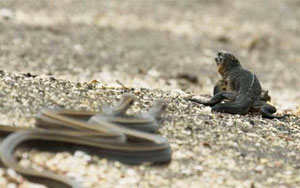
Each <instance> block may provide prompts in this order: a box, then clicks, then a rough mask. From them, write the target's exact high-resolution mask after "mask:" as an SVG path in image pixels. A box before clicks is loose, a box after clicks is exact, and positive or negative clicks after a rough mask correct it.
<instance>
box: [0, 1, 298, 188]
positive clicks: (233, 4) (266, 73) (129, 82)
mask: <svg viewBox="0 0 300 188" xmlns="http://www.w3.org/2000/svg"><path fill="white" fill-rule="evenodd" d="M299 7H300V3H299V2H298V1H297V0H294V1H293V0H267V1H263V2H262V1H259V0H252V1H249V2H245V1H237V0H223V1H220V0H210V1H208V0H186V1H179V0H178V1H176V0H164V1H161V0H151V1H150V0H149V1H143V0H128V1H119V0H109V1H108V0H106V1H105V0H103V1H97V0H91V1H76V0H74V1H72V0H64V1H61V0H52V1H46V0H39V1H35V0H25V1H18V0H11V1H5V0H0V69H2V70H5V71H6V74H3V75H2V80H3V79H4V81H5V80H6V79H7V77H9V78H10V79H11V80H12V81H15V82H16V83H17V85H16V86H13V85H9V84H7V83H6V82H3V83H2V85H1V89H2V92H3V93H2V95H1V96H3V98H2V101H1V113H2V115H1V117H3V118H4V119H5V121H4V122H6V123H7V124H10V123H13V124H28V125H32V118H31V117H32V116H33V115H34V114H35V113H36V112H37V110H38V109H39V108H40V107H42V106H44V105H52V106H57V105H58V106H66V107H74V105H72V104H70V101H69V102H67V101H68V100H62V102H58V103H55V102H54V99H51V97H50V98H45V97H47V96H39V97H37V98H36V100H37V99H40V100H42V101H43V102H36V103H21V102H17V104H16V105H15V106H13V107H12V106H10V105H9V104H14V103H9V102H8V101H10V102H12V101H14V100H17V99H15V98H14V97H12V98H7V96H6V95H10V94H11V93H10V92H12V91H19V92H21V91H22V87H25V86H28V85H30V84H33V85H34V84H36V83H35V82H34V83H32V81H30V80H26V79H25V78H24V79H25V80H23V78H22V79H21V80H23V81H20V80H19V78H16V76H15V74H11V73H28V72H29V73H31V74H36V75H40V76H41V77H42V78H44V77H46V78H48V77H47V76H53V77H55V78H57V79H62V80H65V81H66V82H67V83H70V84H71V85H72V84H75V83H76V82H88V83H89V82H91V81H92V80H97V81H98V82H100V83H101V84H104V85H105V84H107V85H109V87H117V88H119V89H115V90H112V92H114V91H118V92H120V90H122V89H120V88H122V87H121V86H127V87H135V88H148V89H151V90H150V93H151V92H154V91H156V90H155V89H162V90H163V91H164V92H166V93H169V94H170V95H171V96H173V98H176V96H177V94H178V97H179V99H178V101H175V102H174V100H175V99H173V98H172V100H171V98H168V97H166V96H165V98H166V99H167V100H168V101H169V102H170V105H174V104H177V103H182V105H183V106H179V107H178V109H177V110H178V111H180V112H181V113H182V114H183V115H182V116H184V117H187V116H192V117H190V119H186V121H183V122H181V121H179V122H176V121H173V120H171V121H170V122H164V123H163V127H166V126H171V128H170V127H169V128H168V129H166V128H165V129H164V130H162V133H163V134H164V135H165V136H167V137H168V138H169V139H170V142H172V143H176V142H177V141H178V140H179V141H180V140H182V142H183V144H179V146H178V144H177V146H174V145H173V146H174V150H175V153H176V152H178V153H185V154H186V153H187V154H186V155H187V156H185V154H184V156H177V155H180V154H175V157H174V158H175V162H174V163H172V164H171V166H172V165H173V166H172V168H171V170H168V169H167V168H168V167H166V168H163V169H161V168H158V169H157V168H155V167H149V168H150V169H151V170H149V173H150V174H151V173H152V172H153V174H154V175H153V177H152V176H151V178H154V179H151V178H150V179H149V177H150V175H149V174H148V175H149V176H147V173H146V175H145V176H146V178H145V177H144V176H143V177H144V179H143V178H141V180H144V181H145V182H146V183H147V182H148V181H156V180H157V184H153V185H151V183H150V182H148V183H149V185H148V184H147V185H146V184H145V185H144V184H142V185H141V184H132V185H135V186H136V187H147V186H149V187H156V186H161V187H163V186H165V187H172V185H174V187H176V186H178V187H179V186H180V185H185V184H187V185H191V186H192V185H193V183H195V184H194V185H197V186H199V185H202V186H205V187H208V186H212V185H216V186H217V187H218V186H224V187H238V185H241V187H253V186H254V187H264V186H275V187H276V186H278V187H280V186H282V187H295V186H296V185H297V186H298V185H299V184H300V183H299V182H300V181H299V180H298V179H297V178H296V177H297V176H298V175H297V174H298V173H299V167H297V166H298V163H299V159H298V157H296V156H294V153H295V152H296V153H297V152H298V150H299V144H298V142H299V140H298V139H299V138H298V133H297V131H296V130H297V126H296V125H299V120H298V119H297V118H294V119H293V118H291V119H289V120H287V121H286V122H283V123H282V122H280V121H276V120H275V121H269V120H261V119H260V118H259V117H256V116H255V117H252V116H249V117H239V116H233V119H234V120H232V121H233V122H236V121H237V122H238V123H237V124H236V123H232V122H231V120H230V121H229V120H228V118H229V119H231V116H228V115H224V117H223V116H222V117H220V116H219V115H217V116H215V115H213V120H208V122H209V123H208V124H209V125H213V126H212V127H210V126H206V124H205V123H203V122H204V121H206V120H203V118H204V119H205V118H208V117H210V115H211V114H210V112H208V111H207V110H209V109H207V108H204V107H202V106H200V107H199V106H196V105H193V104H189V103H188V104H187V102H186V101H185V100H184V97H186V95H191V94H194V95H208V94H211V90H212V86H213V83H214V82H216V81H217V80H218V79H219V75H218V74H217V72H216V66H215V63H214V57H215V55H216V53H217V51H218V50H220V49H225V50H228V51H231V52H233V53H234V54H235V55H236V56H237V57H238V58H239V59H240V61H241V63H242V65H243V66H244V67H246V68H248V69H250V70H251V71H253V72H254V73H255V74H256V75H257V76H258V77H259V79H260V81H261V83H262V85H263V87H264V88H265V89H267V90H269V93H270V95H271V97H272V103H273V104H275V105H276V106H277V107H278V110H279V111H280V112H282V111H285V110H291V111H296V110H297V108H299V106H300V93H299V81H298V79H299V73H300V39H299V34H300V24H299V21H298V20H299V19H300V8H299ZM10 72H11V73H10ZM17 75H18V74H17ZM182 75H189V76H190V77H192V78H193V79H192V80H188V79H186V78H182ZM17 77H18V76H17ZM39 78H40V77H39ZM39 78H37V79H39ZM46 80H47V79H46ZM6 81H7V80H6ZM20 82H21V83H20ZM23 82H24V83H23ZM61 82H62V83H63V82H64V81H61ZM24 84H25V86H23V85H24ZM60 84H61V83H60V82H59V83H55V84H54V86H53V87H54V88H57V87H63V86H61V85H60ZM21 86H22V87H21ZM4 88H6V89H7V91H6V90H5V92H4V90H3V89H4ZM42 88H43V87H42ZM50 88H51V87H50ZM179 89H180V90H179ZM60 91H61V92H62V95H63V93H64V89H61V90H60ZM96 91H101V92H102V90H97V89H95V91H94V90H93V91H92V92H96ZM182 91H184V92H186V93H188V94H186V93H184V92H182ZM28 92H30V91H28ZM83 92H85V91H83ZM142 93H143V92H142ZM154 93H155V92H154ZM174 93H175V94H174ZM51 94H53V95H59V94H58V93H57V92H55V91H52V90H51V92H50V94H49V95H51ZM143 95H145V96H154V97H155V94H153V95H152V94H151V95H150V94H149V93H147V92H146V93H143ZM164 95H167V94H164ZM17 96H18V97H20V98H21V99H24V100H28V96H27V94H26V93H25V94H24V95H17ZM88 96H89V95H86V97H87V98H88ZM114 96H115V97H117V96H118V95H117V94H115V95H114ZM107 97H108V96H104V95H103V96H102V95H101V97H100V98H99V100H100V99H103V100H106V101H107V100H108V99H107ZM156 97H157V96H156ZM180 97H181V98H180ZM31 98H32V100H34V97H32V96H31ZM62 98H63V99H67V98H68V97H67V96H62ZM19 100H20V99H19ZM71 101H72V100H71ZM65 103H67V104H68V105H67V104H65ZM79 103H80V104H81V103H85V102H83V101H81V100H80V101H79ZM24 104H27V105H24ZM30 104H32V105H31V107H30V108H29V109H27V107H28V106H30ZM101 104H102V103H101ZM85 105H86V109H94V110H95V107H94V106H90V105H91V103H87V104H85ZM185 105H187V106H188V107H190V108H191V109H186V108H187V107H186V106H185ZM190 105H192V106H190ZM16 108H17V109H16ZM19 109H20V110H19ZM26 109H27V110H26ZM183 109H184V110H183ZM204 112H205V113H204ZM177 113H178V112H176V111H172V110H170V109H169V111H168V112H167V116H170V117H171V118H170V119H172V118H173V119H175V120H176V119H181V118H180V117H181V115H180V114H177ZM203 113H204V114H206V116H205V115H203ZM207 113H208V114H210V115H207ZM199 114H200V115H199ZM201 114H202V115H201ZM251 118H253V119H254V121H255V122H254V124H255V125H257V126H258V127H254V130H253V127H251V131H250V133H251V134H250V133H249V130H248V128H247V130H248V132H247V131H243V130H244V128H243V127H244V126H246V127H248V126H251V125H252V123H250V125H249V122H251V121H250V119H251ZM20 119H21V120H22V121H21V120H20ZM208 119H209V118H208ZM215 121H216V122H215ZM222 121H229V124H232V125H237V126H235V127H234V126H229V127H222V128H220V127H218V126H219V125H220V124H221V125H222V124H224V123H222ZM188 122H189V125H187V123H188ZM230 122H231V123H230ZM182 124H184V125H182ZM197 126H200V127H202V128H201V129H200V130H201V131H199V132H197V133H195V131H194V129H196V128H195V127H197ZM264 126H266V127H267V128H264ZM186 127H190V128H186ZM185 129H187V130H190V129H191V131H190V132H191V133H186V134H185V133H183V135H180V134H179V133H181V132H182V131H183V132H184V130H185ZM176 130H177V131H178V133H177V132H176ZM275 130H276V131H275ZM277 130H278V131H279V133H278V131H277ZM172 131H175V132H176V133H174V132H172ZM252 131H254V132H252ZM206 132H208V133H207V135H206ZM177 134H179V135H177ZM191 134H192V135H194V134H195V136H191ZM220 134H221V135H222V136H224V139H223V137H222V136H221V137H220V136H218V135H220ZM239 134H241V135H242V138H241V137H239V136H238V135H239ZM282 134H284V135H285V134H287V135H285V136H288V137H287V138H289V137H292V138H293V141H288V139H285V138H284V137H282V138H281V137H278V135H282ZM174 135H175V136H174ZM203 135H204V136H203ZM243 136H244V137H245V138H244V137H243ZM190 137H191V138H192V140H189V139H190ZM257 138H259V139H261V142H260V143H259V144H261V145H262V146H261V147H260V146H258V145H257V143H255V140H256V139H257ZM270 138H272V139H275V142H274V143H273V142H272V139H271V140H270ZM280 138H281V139H280ZM244 139H245V140H244ZM248 139H250V140H251V141H249V142H248V141H247V140H248ZM282 139H283V140H284V141H283V140H282ZM185 140H189V141H186V142H185ZM207 140H209V141H211V142H209V144H208V145H210V147H208V148H207V147H205V145H206V144H202V146H201V147H205V149H204V151H203V152H204V153H203V152H200V153H199V151H198V150H197V151H193V149H191V146H189V144H191V142H192V143H194V144H195V145H197V144H198V145H199V144H200V145H201V143H206V142H207ZM179 141H178V142H179ZM222 141H224V143H222ZM231 142H234V143H231ZM290 142H292V143H290ZM212 143H214V144H215V143H216V146H212V145H213V144H212ZM269 144H272V147H271V148H268V146H269ZM281 144H283V145H281ZM248 145H249V148H250V149H249V148H247V146H248ZM250 146H253V148H252V149H251V147H250ZM277 146H278V147H279V148H280V149H278V148H277ZM192 148H193V147H192ZM222 148H223V149H224V148H235V149H233V150H234V151H236V152H238V153H243V152H242V151H244V150H246V151H247V152H245V153H247V154H245V155H246V156H251V157H250V159H249V160H250V161H248V160H247V159H244V158H243V159H241V158H240V157H237V155H238V156H239V154H236V153H235V154H233V153H232V152H229V153H226V151H229V150H224V151H223V152H221V153H219V152H217V151H218V150H219V149H221V150H222ZM259 148H262V149H261V150H260V149H259ZM201 149H203V148H201ZM277 149H278V150H277ZM285 149H286V150H285ZM190 151H192V152H191V153H189V152H190ZM249 151H251V152H250V154H249V155H248V152H249ZM267 151H268V152H269V153H268V152H267ZM277 151H278V152H279V153H280V154H277V153H276V152H277ZM205 152H208V153H205ZM264 152H266V153H264ZM285 152H286V153H285ZM291 153H293V154H291ZM189 155H190V156H189ZM243 155H244V154H242V156H243ZM261 155H262V156H263V157H261ZM276 156H277V157H279V159H280V160H278V161H279V162H277V161H275V159H276ZM290 156H294V157H295V158H296V159H295V158H293V157H290ZM209 157H211V158H209ZM254 158H255V160H254ZM192 159H193V160H194V162H190V161H191V160H192ZM265 159H266V160H265ZM292 159H294V161H293V160H292ZM261 160H262V161H261ZM216 161H218V162H216ZM224 161H225V162H224ZM226 161H227V162H228V164H231V165H232V162H234V165H232V166H230V165H229V166H226V165H228V164H227V162H226ZM297 161H298V162H297ZM206 162H207V163H206ZM268 162H271V163H272V164H274V165H275V166H276V165H278V164H280V165H279V166H278V168H277V166H276V167H274V166H272V165H271V166H270V165H269V166H268V165H266V164H269V163H268ZM185 163H188V164H189V165H188V166H194V167H195V166H197V168H199V169H200V170H195V169H194V168H186V167H185V166H184V165H183V164H185ZM105 164H107V165H108V167H110V168H114V170H116V169H115V167H113V166H114V164H111V163H109V162H108V163H106V162H105ZM176 165H177V166H176ZM181 165H183V166H181ZM231 167H232V168H231ZM116 168H117V167H116ZM122 168H124V169H126V170H127V168H129V169H131V168H130V167H123V166H122ZM140 168H141V169H139V168H133V170H134V173H138V174H141V173H142V172H143V169H144V168H145V167H140ZM178 169H183V170H181V171H180V172H179V171H178V173H177V172H176V170H178ZM184 169H188V170H187V171H185V170H184ZM266 169H268V170H266ZM160 170H162V171H163V173H165V174H166V175H165V176H166V177H171V176H173V178H171V180H170V182H164V183H162V182H163V179H159V180H158V179H155V178H159V177H156V175H157V174H159V173H160ZM219 170H220V171H219ZM281 170H282V171H283V172H282V173H281ZM116 172H118V173H121V175H123V176H124V177H125V179H126V177H128V176H130V173H129V174H126V175H124V173H123V171H122V172H120V171H118V170H116ZM185 172H187V173H185ZM200 172H201V173H200ZM206 172H207V174H205V173H206ZM122 173H123V174H122ZM174 173H175V174H174ZM226 173H228V174H226ZM225 174H226V175H225ZM239 174H242V177H238V175H239ZM121 175H120V177H121ZM273 177H274V178H273ZM160 178H161V177H160ZM176 178H178V181H177V180H176ZM220 178H221V179H220ZM268 178H271V179H270V180H269V179H268ZM132 181H133V180H132ZM159 182H160V183H159ZM199 182H200V183H199ZM102 183H103V182H102ZM106 183H107V184H105V185H106V186H107V187H109V186H112V185H113V184H110V183H113V181H112V182H110V181H109V182H106ZM97 185H98V184H97ZM126 185H127V184H126ZM99 186H100V185H99Z"/></svg>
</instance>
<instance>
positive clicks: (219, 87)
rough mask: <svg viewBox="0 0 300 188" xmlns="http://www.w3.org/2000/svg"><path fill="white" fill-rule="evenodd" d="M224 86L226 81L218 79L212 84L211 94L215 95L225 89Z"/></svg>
mask: <svg viewBox="0 0 300 188" xmlns="http://www.w3.org/2000/svg"><path fill="white" fill-rule="evenodd" d="M226 88H227V82H226V81H225V80H224V79H221V80H219V81H218V82H217V83H216V84H215V86H214V90H213V95H216V94H217V93H219V92H221V91H226Z"/></svg>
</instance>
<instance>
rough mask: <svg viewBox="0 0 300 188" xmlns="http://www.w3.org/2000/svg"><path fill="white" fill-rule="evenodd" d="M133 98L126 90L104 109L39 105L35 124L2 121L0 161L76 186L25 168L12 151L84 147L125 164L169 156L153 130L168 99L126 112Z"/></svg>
mask: <svg viewBox="0 0 300 188" xmlns="http://www.w3.org/2000/svg"><path fill="white" fill-rule="evenodd" d="M133 102H134V96H133V95H129V94H125V95H122V97H121V100H120V102H119V104H118V105H117V106H116V107H114V108H111V109H105V110H104V112H103V113H95V112H86V111H72V110H50V109H43V110H41V112H40V113H39V114H38V115H37V118H36V128H20V127H9V126H3V125H0V133H1V136H2V137H5V136H6V137H5V139H4V140H3V141H2V145H1V150H0V157H1V161H2V163H3V164H4V165H5V166H7V167H9V168H13V169H15V171H17V172H18V173H20V174H22V175H23V176H25V177H26V178H28V179H29V180H31V181H34V182H38V183H41V184H45V185H47V186H48V187H53V188H65V187H74V188H80V187H81V185H80V184H79V183H78V182H76V181H74V180H71V179H69V178H66V177H64V176H61V175H57V174H54V173H52V172H47V171H43V172H37V171H36V170H34V169H32V168H23V167H22V166H20V165H19V164H18V162H17V160H16V157H15V155H14V153H15V151H16V149H17V148H20V147H35V148H38V149H41V150H51V151H62V150H63V151H64V150H67V151H75V150H84V151H87V152H88V153H89V154H95V155H98V156H100V157H106V158H109V159H112V160H118V161H120V162H123V163H129V164H140V163H143V162H151V163H164V162H169V161H170V160H171V153H172V151H171V148H170V145H169V143H168V142H167V140H166V139H165V138H164V137H162V136H160V135H157V134H154V132H156V131H157V130H158V128H159V127H158V123H157V118H158V117H159V116H160V114H161V113H162V111H163V110H164V109H165V107H166V104H165V103H164V102H163V101H156V103H155V104H154V106H153V107H152V108H151V109H150V110H149V111H147V112H144V113H141V114H140V115H139V116H129V115H127V114H126V111H127V109H128V108H129V107H130V106H131V105H132V104H133Z"/></svg>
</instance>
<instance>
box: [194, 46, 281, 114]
mask: <svg viewBox="0 0 300 188" xmlns="http://www.w3.org/2000/svg"><path fill="white" fill-rule="evenodd" d="M215 61H216V63H217V68H218V72H219V73H220V75H221V77H222V78H221V79H220V80H219V81H218V82H217V83H216V84H215V86H214V90H213V94H214V95H213V97H212V98H211V99H210V100H209V101H201V100H197V99H190V100H191V101H194V102H197V103H200V104H203V105H207V106H211V107H212V111H216V112H224V113H230V114H241V115H244V114H247V113H248V112H250V111H251V112H252V111H259V112H260V113H261V114H262V117H264V118H270V119H272V118H282V117H281V116H275V115H273V113H275V112H276V108H275V107H274V106H272V105H270V104H268V103H266V102H267V101H269V100H270V99H271V98H270V96H269V95H268V91H263V90H262V88H261V85H260V82H259V80H258V78H257V77H256V75H255V74H253V73H252V72H250V71H248V70H246V69H244V68H243V67H242V66H241V64H240V62H239V60H237V59H236V58H235V57H234V55H232V54H231V53H229V52H226V51H220V52H219V53H218V55H217V57H216V58H215ZM224 100H225V101H224ZM222 101H224V103H222Z"/></svg>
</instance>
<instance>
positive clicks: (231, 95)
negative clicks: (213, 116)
mask: <svg viewBox="0 0 300 188" xmlns="http://www.w3.org/2000/svg"><path fill="white" fill-rule="evenodd" d="M236 95H237V94H236V92H234V91H221V92H219V93H217V94H215V95H214V96H213V97H212V98H211V99H210V100H209V101H202V100H199V99H194V98H191V99H189V100H190V101H193V102H196V103H199V104H203V105H205V106H214V105H216V104H218V103H220V102H222V101H223V100H224V99H227V100H230V101H233V100H234V99H235V98H236Z"/></svg>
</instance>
